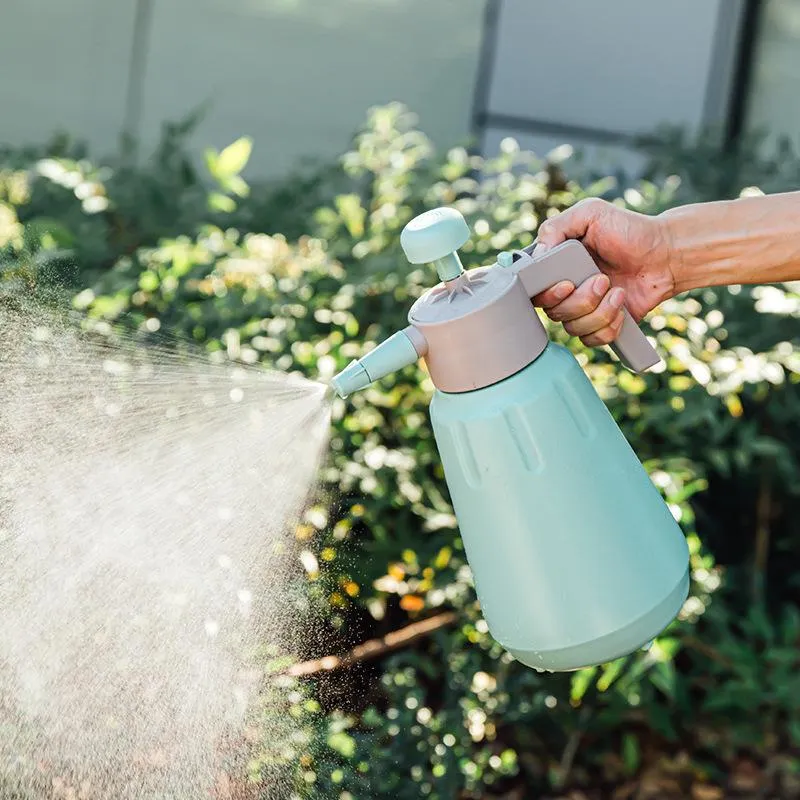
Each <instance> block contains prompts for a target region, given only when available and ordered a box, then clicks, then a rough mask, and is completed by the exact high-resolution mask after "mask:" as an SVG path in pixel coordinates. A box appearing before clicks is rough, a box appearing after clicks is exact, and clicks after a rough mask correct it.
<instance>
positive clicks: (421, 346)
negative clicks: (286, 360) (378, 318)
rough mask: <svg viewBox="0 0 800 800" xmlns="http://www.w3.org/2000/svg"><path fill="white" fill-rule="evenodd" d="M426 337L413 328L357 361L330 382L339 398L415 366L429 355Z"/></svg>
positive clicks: (400, 333) (390, 339)
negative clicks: (405, 368)
mask: <svg viewBox="0 0 800 800" xmlns="http://www.w3.org/2000/svg"><path fill="white" fill-rule="evenodd" d="M427 349H428V345H427V342H426V341H425V337H424V336H423V335H422V334H421V333H420V332H419V331H418V330H417V329H416V328H414V327H412V326H409V327H408V328H406V329H405V330H402V331H398V332H397V333H395V334H393V335H392V336H390V337H389V338H388V339H386V340H385V341H384V342H381V344H379V345H378V346H377V347H376V348H375V349H374V350H371V351H370V352H369V353H367V354H366V355H365V356H363V357H362V358H360V359H358V360H357V361H351V362H350V364H348V365H347V366H346V367H345V368H344V369H343V370H342V371H341V372H340V373H339V374H338V375H335V376H334V377H333V378H332V380H331V386H332V387H333V389H334V390H335V391H336V394H338V395H339V397H342V398H345V397H348V396H349V395H351V394H352V393H353V392H357V391H359V390H361V389H366V388H367V386H369V385H370V384H371V383H374V382H375V381H377V380H380V379H381V378H383V377H385V376H386V375H389V374H390V373H392V372H397V370H399V369H403V367H407V366H409V365H411V364H413V363H414V362H415V361H417V360H418V359H420V358H422V357H423V356H424V355H425V353H426V352H427Z"/></svg>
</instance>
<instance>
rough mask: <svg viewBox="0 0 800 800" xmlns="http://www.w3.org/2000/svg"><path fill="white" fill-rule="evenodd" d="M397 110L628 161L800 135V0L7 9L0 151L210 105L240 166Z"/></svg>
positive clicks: (450, 126) (1, 31) (275, 165)
mask: <svg viewBox="0 0 800 800" xmlns="http://www.w3.org/2000/svg"><path fill="white" fill-rule="evenodd" d="M392 100H399V101H402V102H404V103H406V104H407V105H408V106H410V107H411V109H412V110H414V111H415V112H417V113H418V114H419V116H420V118H421V125H422V127H423V129H424V130H425V131H426V132H428V133H429V135H431V136H432V137H433V138H434V140H435V141H437V142H439V143H441V144H443V145H449V144H454V143H456V142H459V141H463V140H465V139H467V138H468V137H470V136H476V137H477V139H478V141H479V142H480V143H481V145H482V146H483V147H484V148H486V149H488V150H495V149H496V147H497V144H498V142H499V141H500V139H502V138H503V137H504V136H509V135H511V136H514V137H516V138H517V139H519V140H520V142H521V143H522V144H523V145H524V146H526V147H529V148H531V149H533V150H535V151H537V152H540V153H543V152H546V151H547V150H549V149H551V148H552V147H554V146H556V145H560V144H563V143H565V142H567V143H571V144H574V145H575V146H577V147H580V148H584V149H586V150H587V152H588V154H589V156H590V158H591V159H593V160H594V161H608V162H609V163H614V164H617V165H619V164H620V163H622V164H627V165H629V166H630V167H632V168H635V166H636V165H637V163H638V162H637V159H636V157H635V155H632V154H631V152H630V150H629V143H630V137H631V136H632V135H635V134H637V133H640V132H646V131H649V130H652V129H653V127H654V126H656V125H657V124H659V123H661V122H664V121H669V122H671V123H683V124H685V125H686V126H687V127H690V128H693V127H697V126H700V125H703V124H705V123H719V124H722V125H725V126H726V127H727V128H728V130H729V133H730V135H731V136H736V135H738V134H739V133H740V132H741V131H743V130H746V129H747V128H749V127H752V126H766V127H769V128H770V129H772V130H774V131H776V132H779V133H780V132H786V133H795V132H796V131H797V129H798V127H799V126H800V0H702V2H697V0H670V2H669V3H659V2H648V3H642V2H640V1H639V0H607V1H606V2H603V3H598V2H596V0H558V2H553V1H552V0H324V1H321V0H113V2H109V0H4V1H3V6H2V10H0V109H2V116H1V117H0V142H2V143H6V144H14V145H20V144H24V143H31V142H39V141H42V140H43V139H45V138H47V137H48V136H49V135H50V134H52V133H53V132H54V131H56V130H65V131H67V132H69V133H71V134H73V135H75V136H80V137H82V138H86V139H87V140H88V141H89V143H90V145H91V147H92V150H93V152H95V153H97V154H104V153H108V152H110V151H112V150H114V149H115V148H116V147H117V146H118V140H119V135H120V133H121V132H123V131H127V132H129V133H131V134H133V135H135V136H137V137H139V138H140V139H141V140H142V141H143V142H144V143H145V144H147V143H148V142H151V141H152V140H153V139H154V138H155V137H156V136H157V134H158V130H159V128H160V125H161V124H162V122H164V121H167V120H172V121H174V120H177V119H179V118H181V117H183V116H184V115H186V114H187V113H189V112H190V111H192V110H193V109H196V108H197V107H198V106H200V105H201V104H203V103H206V102H208V103H209V105H208V108H207V112H206V116H205V117H204V119H203V122H202V123H201V125H200V127H199V129H198V131H197V135H196V137H195V138H196V141H197V142H198V143H200V142H202V144H204V145H205V144H211V145H216V146H224V145H225V144H227V143H229V142H230V141H232V140H233V139H235V138H237V137H238V136H241V135H249V136H252V137H253V138H254V140H255V150H254V153H253V158H252V160H251V164H250V166H249V173H250V174H251V175H253V174H255V175H261V176H268V175H271V174H280V173H283V172H286V171H287V170H288V169H289V168H290V167H291V166H292V165H294V164H295V163H296V162H297V161H298V159H300V158H301V157H306V156H310V157H316V158H322V159H324V158H326V157H328V158H329V157H331V156H335V155H337V154H338V153H340V152H341V151H342V150H343V148H344V147H345V146H346V144H347V141H348V138H349V136H350V134H351V133H352V131H353V129H354V128H355V127H357V126H358V125H359V124H360V123H361V122H362V120H363V119H364V114H365V111H366V109H367V108H368V107H369V106H371V105H375V104H383V103H386V102H389V101H392Z"/></svg>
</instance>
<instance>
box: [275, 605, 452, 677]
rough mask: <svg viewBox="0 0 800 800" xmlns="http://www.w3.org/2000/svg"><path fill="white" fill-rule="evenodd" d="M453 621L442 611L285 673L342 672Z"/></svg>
mask: <svg viewBox="0 0 800 800" xmlns="http://www.w3.org/2000/svg"><path fill="white" fill-rule="evenodd" d="M456 619H457V615H456V613H455V612H454V611H444V612H442V613H441V614H436V615H435V616H433V617H428V618H427V619H423V620H420V621H419V622H412V623H411V625H406V627H405V628H400V630H397V631H392V632H391V633H387V634H386V636H382V637H381V638H379V639H369V640H367V641H366V642H364V643H363V644H360V645H357V646H356V647H354V648H353V649H352V650H351V651H350V652H349V653H345V654H344V655H342V656H324V657H323V658H315V659H312V660H311V661H302V662H301V663H299V664H293V665H292V666H291V667H289V668H288V669H287V670H286V672H285V673H284V674H285V675H290V676H291V677H292V678H306V677H310V676H313V675H319V674H320V673H323V672H332V671H333V670H338V669H345V668H346V667H351V666H353V664H358V663H361V662H363V661H371V660H373V659H376V658H381V657H382V656H385V655H386V654H387V653H391V652H393V651H395V650H399V649H401V648H403V647H408V646H409V645H410V644H413V643H414V642H416V641H418V640H419V639H423V638H424V637H426V636H430V635H431V634H432V633H435V632H436V631H438V630H440V629H441V628H446V627H447V626H448V625H452V624H453V623H454V622H455V621H456Z"/></svg>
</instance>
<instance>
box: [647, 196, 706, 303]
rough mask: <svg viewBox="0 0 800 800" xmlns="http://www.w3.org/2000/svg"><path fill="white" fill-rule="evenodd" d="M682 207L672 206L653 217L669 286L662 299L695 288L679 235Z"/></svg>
mask: <svg viewBox="0 0 800 800" xmlns="http://www.w3.org/2000/svg"><path fill="white" fill-rule="evenodd" d="M682 210H683V209H682V208H673V209H669V210H667V211H664V212H662V213H661V214H659V215H658V216H657V217H655V219H656V222H657V224H658V226H659V229H660V234H661V240H662V242H663V250H664V264H663V270H664V272H665V274H666V276H667V279H668V283H669V287H668V291H667V292H666V293H665V295H664V297H663V298H662V299H663V300H668V299H670V298H671V297H675V296H676V295H679V294H682V293H683V292H688V291H691V290H692V289H696V288H697V287H696V286H695V283H694V281H693V279H692V275H691V269H690V267H689V264H688V263H687V259H686V257H685V253H686V248H685V246H684V243H683V242H682V236H681V233H682V232H681V222H682V220H681V217H682V214H681V212H682Z"/></svg>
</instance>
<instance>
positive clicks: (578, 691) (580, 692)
mask: <svg viewBox="0 0 800 800" xmlns="http://www.w3.org/2000/svg"><path fill="white" fill-rule="evenodd" d="M596 674H597V667H588V668H587V669H581V670H578V672H576V673H575V674H574V675H573V676H572V687H571V689H570V693H569V696H570V700H572V702H573V703H580V701H581V700H582V699H583V696H584V695H585V694H586V692H587V691H588V689H589V687H590V686H591V685H592V680H593V679H594V676H595V675H596Z"/></svg>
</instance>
